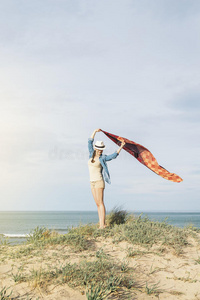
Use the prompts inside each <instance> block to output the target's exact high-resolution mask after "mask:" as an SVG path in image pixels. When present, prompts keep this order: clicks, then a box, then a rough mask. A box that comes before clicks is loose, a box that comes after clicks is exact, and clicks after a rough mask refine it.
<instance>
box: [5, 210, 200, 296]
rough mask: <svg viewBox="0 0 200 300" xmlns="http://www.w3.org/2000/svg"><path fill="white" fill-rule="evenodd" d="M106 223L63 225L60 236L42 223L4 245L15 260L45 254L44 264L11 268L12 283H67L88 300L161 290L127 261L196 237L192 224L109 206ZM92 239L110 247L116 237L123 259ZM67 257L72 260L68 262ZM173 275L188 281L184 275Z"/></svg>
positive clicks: (180, 245) (178, 251) (176, 251)
mask: <svg viewBox="0 0 200 300" xmlns="http://www.w3.org/2000/svg"><path fill="white" fill-rule="evenodd" d="M106 223H107V227H106V228H105V229H103V230H102V229H98V225H97V224H87V225H80V226H78V227H76V228H69V230H68V233H67V234H64V235H61V234H58V233H56V232H52V231H50V230H49V229H47V228H45V227H43V228H39V227H37V228H35V229H34V230H33V231H32V232H31V233H30V235H29V237H28V240H27V244H26V245H23V246H19V247H18V248H17V249H16V250H15V247H10V246H8V247H10V248H11V251H10V252H9V254H8V256H10V258H12V259H17V260H18V259H20V258H22V257H24V256H26V258H29V259H30V260H31V259H32V258H34V257H35V256H40V257H44V256H45V259H46V261H47V263H46V264H45V265H40V267H36V268H35V269H32V270H30V269H29V270H28V271H27V269H26V268H24V265H22V266H21V267H18V269H15V272H12V279H13V281H14V282H15V283H20V282H28V283H29V284H31V286H32V287H33V288H37V287H38V288H39V289H44V290H47V288H48V286H50V285H51V284H56V285H62V284H65V283H67V285H68V286H70V287H72V288H77V289H80V290H81V291H82V292H83V291H85V293H86V296H87V299H88V300H93V299H96V300H103V299H107V297H109V295H110V294H112V293H114V294H116V295H117V297H118V296H119V295H120V293H122V294H123V291H125V292H126V295H128V296H127V297H129V296H130V299H131V295H132V294H133V293H134V292H135V291H136V290H138V291H140V292H144V293H146V294H147V295H154V296H158V295H159V293H161V292H162V291H161V290H159V287H158V285H159V283H156V284H152V283H151V284H150V283H148V282H145V281H143V282H139V281H138V278H137V272H136V270H135V268H134V267H133V266H132V267H131V266H130V261H131V260H132V259H133V258H140V257H141V256H143V255H146V254H148V255H149V254H156V255H162V254H163V253H164V252H165V251H166V249H168V250H170V249H171V250H173V253H174V254H176V255H181V254H182V252H183V250H184V247H185V246H189V237H193V238H196V239H197V240H198V231H197V229H196V228H194V227H192V226H188V227H186V228H178V227H174V226H172V225H169V224H168V223H167V222H166V220H165V221H163V222H157V221H152V220H150V219H148V218H147V217H145V216H144V217H143V216H142V215H140V216H139V217H135V216H133V215H130V214H128V213H127V212H126V211H124V210H123V211H120V210H119V209H114V210H113V211H112V212H111V213H110V215H108V216H107V218H106ZM98 241H101V243H102V242H103V243H106V242H107V241H109V244H110V243H111V244H112V243H113V247H114V246H115V245H116V244H119V243H120V242H122V241H123V242H126V244H127V248H126V249H124V251H125V257H124V258H123V259H119V258H117V257H113V256H112V254H107V253H106V251H104V246H103V247H102V246H101V247H99V248H96V243H97V242H98ZM101 245H102V244H101ZM136 246H137V248H136ZM153 246H156V247H153ZM3 248H4V247H3V246H2V249H3ZM47 250H49V252H48V251H47ZM71 257H72V258H73V259H75V261H73V262H72V260H71ZM77 258H78V260H77ZM38 261H39V260H38ZM48 261H49V264H48ZM196 263H200V260H199V259H197V260H196ZM24 264H25V262H24ZM25 270H26V272H25ZM159 271H160V268H158V267H155V268H153V267H151V269H150V271H149V274H148V276H151V275H152V274H154V275H155V273H157V272H159ZM177 279H178V280H187V281H189V280H190V278H189V277H188V278H177ZM192 282H194V281H192ZM177 293H178V292H177ZM7 294H8V295H7ZM0 295H1V299H0V300H3V299H11V298H9V297H10V295H11V293H10V294H9V293H8V289H6V288H4V289H3V290H2V291H0Z"/></svg>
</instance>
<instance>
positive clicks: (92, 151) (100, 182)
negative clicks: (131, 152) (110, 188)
mask: <svg viewBox="0 0 200 300" xmlns="http://www.w3.org/2000/svg"><path fill="white" fill-rule="evenodd" d="M99 131H101V129H96V130H95V131H94V132H93V133H92V135H91V137H90V138H89V139H88V149H89V161H88V167H89V172H90V184H91V190H92V195H93V197H94V200H95V202H96V205H97V210H98V215H99V228H101V229H102V228H105V227H106V224H105V215H106V210H105V205H104V202H103V196H104V189H105V182H104V179H105V181H106V182H107V183H111V182H110V174H109V172H108V167H107V163H106V162H107V161H109V160H112V159H114V158H116V157H117V156H118V155H119V152H120V151H121V150H122V148H123V147H124V145H125V142H124V141H123V142H122V144H121V146H120V147H119V149H118V150H117V151H115V152H114V153H113V154H111V155H103V154H102V153H103V150H104V149H105V148H106V147H105V145H104V143H103V142H102V141H97V142H96V143H95V146H94V148H93V141H94V137H95V134H96V133H97V132H99Z"/></svg>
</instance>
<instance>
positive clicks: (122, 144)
mask: <svg viewBox="0 0 200 300" xmlns="http://www.w3.org/2000/svg"><path fill="white" fill-rule="evenodd" d="M125 144H126V143H125V142H124V141H123V142H122V143H121V146H120V147H119V149H118V150H117V153H118V154H119V152H120V151H121V150H122V148H123V147H124V145H125Z"/></svg>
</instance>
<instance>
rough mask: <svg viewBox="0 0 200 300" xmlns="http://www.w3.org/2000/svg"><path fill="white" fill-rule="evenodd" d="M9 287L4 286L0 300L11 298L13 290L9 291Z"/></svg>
mask: <svg viewBox="0 0 200 300" xmlns="http://www.w3.org/2000/svg"><path fill="white" fill-rule="evenodd" d="M8 290H9V288H6V287H3V288H2V290H0V300H8V299H11V298H10V297H11V295H12V291H11V292H8Z"/></svg>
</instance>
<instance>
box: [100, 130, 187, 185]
mask: <svg viewBox="0 0 200 300" xmlns="http://www.w3.org/2000/svg"><path fill="white" fill-rule="evenodd" d="M101 131H102V132H103V133H104V134H105V135H106V136H107V137H108V138H109V139H111V140H112V141H113V142H114V143H116V144H117V145H118V146H120V145H121V142H122V141H123V140H124V142H125V143H126V144H125V146H124V147H123V149H124V150H125V151H127V152H128V153H130V154H131V155H132V156H134V157H135V158H136V159H137V160H138V161H139V162H140V163H142V164H143V165H145V166H146V167H147V168H149V169H150V170H152V171H153V172H155V173H156V174H158V175H159V176H161V177H163V178H165V179H167V180H170V181H173V182H181V181H183V179H182V178H181V177H179V176H178V175H176V174H174V173H170V172H168V171H167V170H166V169H165V168H163V167H161V166H160V165H159V164H158V162H157V160H156V159H155V157H154V156H153V154H152V153H151V152H150V151H149V150H148V149H147V148H145V147H144V146H142V145H139V144H136V143H135V142H133V141H130V140H128V139H126V138H123V137H120V136H117V135H114V134H111V133H109V132H106V131H104V130H102V129H101Z"/></svg>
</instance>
